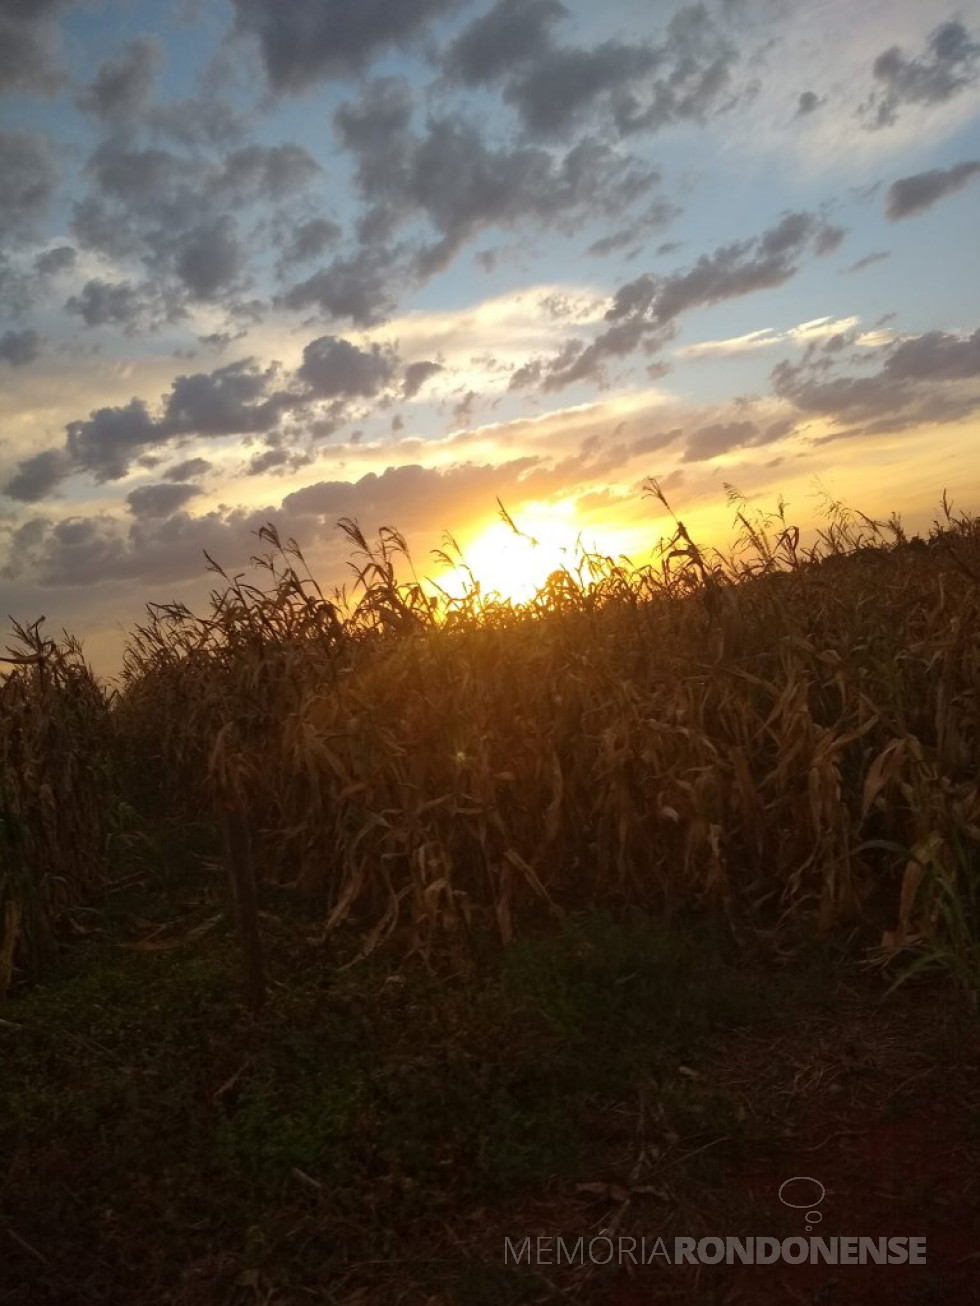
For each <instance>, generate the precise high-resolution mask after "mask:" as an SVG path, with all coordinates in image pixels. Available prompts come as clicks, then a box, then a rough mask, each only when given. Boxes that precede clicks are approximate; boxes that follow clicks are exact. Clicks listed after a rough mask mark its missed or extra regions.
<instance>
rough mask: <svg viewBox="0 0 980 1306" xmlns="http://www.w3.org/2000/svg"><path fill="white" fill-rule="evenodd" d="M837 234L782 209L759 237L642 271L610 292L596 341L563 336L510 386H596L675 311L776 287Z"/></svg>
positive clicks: (667, 333)
mask: <svg viewBox="0 0 980 1306" xmlns="http://www.w3.org/2000/svg"><path fill="white" fill-rule="evenodd" d="M839 240H840V234H839V233H838V230H837V229H836V228H832V227H829V226H828V224H827V223H826V222H825V221H824V219H823V218H821V217H819V216H817V215H816V214H812V213H788V214H786V215H785V216H784V217H782V218H781V219H780V220H779V222H777V223H776V224H775V225H774V226H772V227H770V228H769V230H768V231H765V232H763V233H762V235H761V236H756V237H755V238H754V239H752V240H743V241H737V242H735V243H733V244H731V245H723V246H721V247H720V248H718V249H716V250H715V252H714V253H713V254H704V255H702V256H701V258H699V259H698V261H697V263H695V264H694V266H693V267H692V268H689V269H687V270H686V271H681V272H675V273H672V274H671V275H670V276H666V277H660V276H657V275H656V274H655V273H652V272H645V273H643V274H642V275H641V276H639V277H637V278H635V279H634V280H633V281H629V282H626V283H625V284H624V285H622V286H620V287H619V289H618V290H617V291H616V292H615V294H614V295H613V302H612V304H611V306H610V307H609V309H608V310H607V312H606V321H607V322H608V323H609V324H610V325H609V326H608V327H607V328H606V329H605V330H604V331H602V332H601V333H600V334H599V335H598V336H597V337H596V339H594V340H593V341H591V342H590V343H585V342H583V341H581V340H572V341H569V342H567V343H566V344H565V345H564V347H563V348H562V350H561V351H560V352H559V353H558V354H557V355H556V356H555V357H554V358H553V359H551V360H550V361H549V362H547V363H545V361H544V360H542V359H537V360H532V362H531V363H530V364H528V365H526V366H525V367H524V368H522V369H519V371H518V372H517V373H515V374H514V377H512V380H511V384H512V385H515V384H520V385H527V384H534V383H535V382H536V381H539V380H540V382H541V383H542V385H543V388H544V389H545V390H546V391H554V390H561V389H564V388H565V387H566V386H568V385H571V384H573V383H575V382H578V381H590V382H593V383H599V384H603V383H604V381H605V367H606V364H608V363H609V362H611V361H613V360H616V359H622V358H626V357H628V356H629V355H630V354H632V353H633V352H635V350H637V349H638V348H639V347H640V346H641V345H642V346H643V347H644V348H645V349H646V350H647V351H648V352H653V351H655V350H657V349H659V348H661V347H662V346H663V345H664V344H665V343H666V342H667V341H668V340H669V339H671V337H672V336H673V334H674V330H675V327H674V323H675V321H676V319H677V318H678V317H679V316H681V315H682V314H684V313H687V312H689V311H690V310H691V309H694V308H701V307H705V306H707V305H710V304H718V303H721V302H722V301H724V300H727V299H736V298H739V297H740V296H742V295H748V294H752V293H753V292H755V291H757V290H767V289H771V288H774V287H776V286H781V285H783V283H784V282H786V281H788V280H789V279H790V278H791V277H793V276H795V274H796V272H797V269H798V265H799V261H800V259H801V258H802V257H803V255H804V254H805V253H806V251H807V250H808V249H812V250H813V252H814V253H815V254H817V255H820V254H826V253H827V252H828V251H829V250H830V249H832V248H835V247H836V245H837V244H839ZM518 377H520V378H521V379H520V381H519V382H518V380H517V378H518Z"/></svg>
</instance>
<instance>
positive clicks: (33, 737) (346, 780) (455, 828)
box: [0, 482, 980, 985]
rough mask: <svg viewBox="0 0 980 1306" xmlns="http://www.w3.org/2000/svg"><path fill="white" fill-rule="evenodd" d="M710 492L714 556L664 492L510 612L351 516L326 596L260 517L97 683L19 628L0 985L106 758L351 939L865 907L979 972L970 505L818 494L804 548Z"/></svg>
mask: <svg viewBox="0 0 980 1306" xmlns="http://www.w3.org/2000/svg"><path fill="white" fill-rule="evenodd" d="M647 489H648V491H649V493H650V494H651V495H653V496H654V497H655V498H656V499H658V500H659V501H660V502H661V504H663V506H664V507H665V508H667V509H668V510H669V504H667V501H666V499H665V498H664V496H663V494H662V492H661V490H660V488H659V486H658V485H657V484H656V483H655V482H650V483H649V484H648V486H647ZM729 495H730V500H731V502H732V504H733V506H734V507H735V508H736V519H737V523H738V528H739V533H738V536H737V539H736V542H735V545H734V547H733V548H732V549H731V550H730V551H729V552H728V553H727V554H725V555H722V554H719V553H715V552H711V551H707V550H704V551H703V550H701V549H700V548H699V547H698V546H697V545H696V544H695V542H694V541H693V540H692V539H691V536H690V534H689V533H688V531H687V529H686V528H685V527H684V525H683V523H682V522H680V521H678V520H677V519H676V518H675V519H674V520H675V526H676V529H675V531H674V534H673V536H672V538H671V539H670V540H666V541H663V542H662V545H661V547H660V550H659V557H658V559H657V561H656V563H654V564H650V565H647V566H645V567H634V566H633V565H632V564H631V563H630V562H629V561H628V560H627V559H613V558H605V557H601V556H596V555H594V554H590V553H587V552H585V551H584V550H580V553H579V556H578V558H577V559H576V561H575V562H574V563H573V564H570V565H569V566H567V567H566V568H565V569H563V570H560V571H557V572H555V573H553V574H552V576H551V577H549V579H548V582H547V583H546V585H545V586H544V587H543V588H542V589H541V590H540V591H539V592H538V594H537V595H536V596H535V598H534V599H533V600H532V601H530V602H529V603H525V604H521V605H518V604H512V603H508V602H506V601H503V600H501V599H499V598H497V597H495V596H492V595H490V596H488V595H485V594H483V593H482V592H481V589H480V586H479V584H478V582H477V581H476V579H475V578H474V577H472V576H471V578H470V584H469V585H468V587H467V589H466V591H465V593H464V594H463V596H462V597H461V598H450V597H449V596H447V595H446V594H444V593H437V594H436V595H435V597H433V596H432V595H431V594H430V593H429V592H427V591H426V589H425V587H424V586H423V585H421V584H420V583H419V581H418V580H417V578H415V576H414V572H413V571H412V569H411V560H410V559H409V558H408V551H407V549H406V547H405V541H404V540H403V538H402V537H401V536H400V535H399V534H398V532H397V531H395V530H394V529H391V528H384V529H383V530H382V531H381V533H380V535H379V537H378V540H377V542H376V543H369V542H368V540H367V539H366V538H365V536H364V535H363V534H362V532H361V530H360V528H359V527H358V525H357V524H356V523H355V522H352V521H349V520H345V521H343V522H341V523H340V525H341V527H342V529H343V530H344V531H345V533H346V535H347V537H348V539H349V541H350V543H351V546H352V548H353V550H354V561H353V563H352V566H353V568H354V572H355V578H354V587H353V590H352V592H351V594H347V593H346V592H337V593H334V594H333V595H331V596H330V597H327V596H325V595H324V593H323V592H322V591H321V589H320V588H319V586H318V585H317V583H316V581H315V580H314V578H313V577H312V576H311V574H310V572H309V570H308V569H307V567H306V564H305V562H304V559H303V555H302V553H301V551H300V549H299V547H298V546H297V545H296V543H295V542H294V541H292V540H290V541H287V542H285V543H284V542H283V541H282V540H281V539H280V537H279V535H278V534H277V533H276V531H275V530H274V529H273V528H272V527H271V526H268V527H265V528H263V530H262V531H261V532H259V534H260V537H261V542H262V543H263V544H264V545H265V546H267V548H268V550H269V551H268V553H267V554H265V555H263V556H260V557H256V558H254V559H253V563H254V564H255V569H256V571H255V579H254V581H252V582H246V581H245V580H243V579H242V578H241V577H237V578H235V577H231V576H230V575H229V574H228V573H226V572H225V571H224V570H222V568H221V567H220V566H219V565H218V564H217V563H216V562H214V561H212V560H211V559H208V562H209V564H210V566H211V568H212V571H213V573H214V575H215V576H216V578H217V584H216V588H215V589H214V590H213V592H212V595H211V600H210V610H209V611H208V612H206V613H205V614H203V615H197V614H194V613H192V612H191V611H190V610H189V609H187V608H186V607H184V606H182V605H179V604H171V605H150V606H149V608H148V617H147V620H146V622H145V623H144V624H143V625H141V626H139V627H138V628H137V629H136V630H135V631H134V633H133V635H132V637H131V639H130V642H129V645H128V648H127V651H126V656H125V665H124V670H123V676H122V686H121V690H120V692H119V693H118V694H117V695H115V696H114V697H113V698H112V699H111V700H110V699H109V698H108V697H107V696H106V695H105V694H104V693H103V691H102V690H100V689H99V687H98V686H97V684H96V683H95V681H94V680H93V678H92V677H91V675H90V673H88V672H87V670H85V669H84V664H83V663H82V662H81V660H80V657H79V655H78V651H77V647H76V646H74V645H72V644H70V643H69V644H67V645H65V646H63V647H62V646H55V645H50V644H48V645H42V642H41V641H40V637H39V636H38V634H37V630H36V628H32V630H31V631H22V632H21V633H22V637H27V638H28V642H30V641H31V640H33V643H32V644H31V653H30V658H35V657H36V660H30V658H29V659H28V660H27V661H22V662H21V663H20V664H18V665H16V666H15V667H14V669H13V671H12V672H11V674H10V675H9V676H8V679H7V681H6V682H5V683H4V684H3V685H2V686H0V712H2V717H0V749H2V751H0V768H2V769H0V781H2V786H3V788H2V791H0V792H2V794H3V803H4V806H3V807H2V808H0V822H2V825H0V858H2V862H0V866H2V873H0V911H2V912H3V913H4V914H3V917H2V924H3V929H4V934H3V945H2V949H0V963H2V967H3V969H0V981H2V979H3V975H4V974H6V977H7V981H8V982H9V979H10V977H11V975H12V974H13V971H14V969H15V967H19V968H21V969H23V970H25V971H28V972H31V973H33V971H34V970H35V969H36V966H35V961H34V956H35V953H36V952H37V951H38V949H39V948H41V946H42V944H43V942H44V940H46V939H48V938H49V936H50V934H51V931H52V930H54V929H56V927H57V922H58V920H59V913H63V912H64V910H65V909H66V906H67V905H69V904H70V903H71V902H77V901H80V900H82V899H83V898H84V897H85V896H87V895H91V894H92V893H94V892H97V890H98V887H99V884H100V880H101V877H102V876H103V875H104V874H105V869H104V864H103V863H102V862H100V857H101V855H102V853H103V851H104V845H105V822H104V819H103V814H105V813H107V812H108V811H109V810H110V808H111V806H112V804H113V802H117V801H119V794H118V793H114V792H113V790H112V784H111V782H110V777H111V775H114V774H115V775H122V776H125V775H132V774H135V773H138V774H139V775H140V776H142V777H144V779H145V781H146V794H147V795H152V796H153V802H154V803H155V804H156V805H158V806H159V807H160V808H162V809H165V810H167V811H169V812H171V813H179V814H182V815H183V816H184V817H185V818H186V819H187V820H192V819H193V820H200V819H209V820H215V821H217V820H219V819H220V818H221V815H222V813H224V812H227V811H236V812H243V813H244V814H245V816H246V819H247V822H248V826H249V829H250V832H251V838H252V841H253V847H254V851H255V859H256V864H257V867H258V872H259V878H260V881H265V882H267V883H272V882H274V883H277V884H280V885H288V886H291V887H292V888H293V889H294V890H295V891H296V893H297V894H300V895H303V896H304V897H305V898H306V899H308V900H310V901H311V902H312V903H313V905H314V906H315V908H316V910H317V911H318V912H319V913H320V919H321V920H322V931H321V936H322V937H323V938H324V939H325V938H327V937H328V936H329V934H330V933H331V932H332V931H334V930H336V929H339V928H341V927H345V928H348V929H355V930H356V931H358V936H359V938H360V939H361V940H362V950H363V951H364V952H365V953H367V952H370V951H371V950H372V949H374V948H377V947H379V946H380V945H382V944H385V943H386V942H387V943H389V944H391V945H393V946H396V947H398V948H399V949H405V950H418V951H421V952H422V953H423V954H427V953H429V952H430V951H431V950H432V949H433V948H436V947H440V946H445V945H448V946H451V947H460V948H465V946H466V941H467V939H468V938H469V937H470V936H471V933H472V932H473V931H474V930H481V929H486V927H488V926H489V927H491V928H493V929H494V930H496V931H497V932H499V936H500V938H501V939H502V940H503V941H505V942H506V941H508V940H510V939H511V938H513V937H514V936H515V934H517V933H519V932H520V931H521V930H523V929H537V928H540V927H541V926H542V925H545V924H546V923H547V922H548V921H549V920H550V919H551V918H557V917H560V916H562V915H564V914H566V913H568V912H573V911H575V910H578V909H580V908H583V907H586V906H604V907H609V908H612V909H618V908H623V907H635V908H638V909H642V910H647V911H652V912H657V913H666V914H670V913H672V912H675V911H677V910H679V909H681V908H687V907H693V908H697V909H699V910H703V911H709V912H712V913H716V914H718V915H720V916H721V917H722V918H723V919H724V920H726V921H727V922H728V925H729V926H730V928H731V930H732V932H733V933H734V935H735V937H736V938H737V939H740V940H741V939H752V940H755V941H756V942H759V943H763V944H766V945H770V946H772V947H773V948H775V949H776V950H777V951H778V950H779V949H780V948H782V947H783V946H789V945H790V944H791V943H792V941H794V940H796V941H799V940H800V939H801V938H805V937H806V936H808V935H814V936H820V935H824V934H826V933H827V932H829V931H831V930H833V929H834V928H835V927H837V926H840V925H844V924H850V925H858V926H861V925H862V924H864V925H874V926H876V928H877V935H876V940H880V941H881V944H882V945H883V952H882V955H894V954H895V953H896V952H899V951H906V950H907V951H908V953H909V955H910V956H911V957H913V958H916V957H917V958H921V959H925V960H932V961H935V960H937V959H938V960H940V961H941V962H942V964H943V965H945V966H946V967H947V968H949V969H950V970H952V971H953V973H954V974H955V975H956V976H958V977H960V978H964V977H965V978H967V982H969V983H971V984H974V985H975V984H976V977H977V975H978V974H980V941H978V940H980V934H978V926H980V889H978V883H980V857H978V853H980V792H978V785H980V744H978V740H980V720H978V718H980V638H978V633H977V632H978V631H980V611H978V609H980V522H978V521H977V520H976V519H975V518H973V517H971V516H969V515H965V514H960V515H955V516H954V514H953V513H952V510H951V509H950V507H949V505H948V503H946V501H945V499H944V504H943V509H944V515H943V518H942V521H941V522H937V523H936V524H935V526H934V529H933V531H932V533H931V535H930V538H929V539H928V540H927V541H926V540H920V539H918V538H917V537H916V538H915V539H911V540H910V539H908V538H907V537H906V535H905V533H904V531H903V529H902V526H901V523H900V521H899V520H898V519H897V518H892V519H891V520H890V521H888V522H878V521H874V520H872V519H870V518H867V517H863V516H862V515H861V514H853V513H850V512H848V511H847V510H845V509H844V508H842V507H841V506H840V505H836V504H835V505H831V506H830V512H829V523H828V525H827V527H826V529H825V530H823V531H821V532H820V535H819V539H818V541H817V543H816V544H815V545H814V546H812V547H811V548H809V549H804V548H803V547H802V546H801V543H800V532H799V530H797V529H796V528H795V527H792V526H790V525H788V524H787V522H786V519H785V510H784V508H783V506H782V505H781V504H780V506H779V508H778V510H777V511H776V512H775V513H773V514H769V515H765V514H759V513H756V514H755V515H752V514H751V513H750V510H749V509H748V506H747V505H746V504H745V503H744V502H743V501H742V500H741V499H740V498H739V496H738V495H737V493H736V492H735V491H734V490H731V489H729ZM502 511H503V509H502ZM504 517H505V520H507V521H508V522H509V523H510V524H511V525H512V526H513V528H514V529H515V530H517V529H518V527H517V526H516V525H515V524H514V523H513V522H512V520H511V519H510V518H509V516H507V515H506V513H505V512H504ZM438 555H439V557H440V559H441V560H442V561H444V562H451V563H454V564H456V565H458V566H462V567H463V568H465V560H464V559H463V558H462V555H461V554H460V551H459V549H458V548H457V546H456V544H455V542H454V541H453V540H452V539H451V538H448V537H447V541H446V547H445V550H440V551H438ZM400 568H401V569H402V570H403V571H404V570H406V569H407V570H408V572H409V575H410V577H411V578H410V579H408V580H405V579H403V578H402V577H401V576H400V575H399V569H400ZM110 761H111V765H110ZM32 794H34V795H38V796H41V802H40V805H38V804H37V803H36V801H35V800H32V799H31V797H30V795H32ZM127 796H131V795H127ZM32 801H34V806H33V807H32V806H31V803H32ZM134 801H138V799H134ZM879 923H880V925H879ZM883 930H884V931H885V932H884V933H882V931H883ZM38 964H40V963H38Z"/></svg>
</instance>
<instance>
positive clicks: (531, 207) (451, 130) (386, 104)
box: [337, 81, 658, 278]
mask: <svg viewBox="0 0 980 1306" xmlns="http://www.w3.org/2000/svg"><path fill="white" fill-rule="evenodd" d="M385 119H387V122H388V124H389V126H388V127H386V128H385V129H384V130H382V129H381V127H380V124H381V123H382V122H383V121H385ZM409 121H410V104H409V101H408V99H407V92H406V91H405V88H404V87H403V86H402V85H401V84H400V83H393V82H390V81H389V82H386V83H382V84H381V85H378V84H374V85H372V86H371V87H369V88H368V91H367V93H366V95H365V97H364V98H363V99H362V101H361V102H360V103H358V104H356V105H346V106H344V107H343V108H342V109H341V110H340V112H339V113H338V115H337V124H338V131H339V133H340V135H341V139H342V140H343V141H344V143H345V144H346V145H347V146H348V148H349V149H351V150H353V151H354V153H355V156H356V157H357V160H358V163H357V169H356V174H355V180H356V182H357V185H358V188H359V190H360V191H361V194H362V196H363V198H364V199H365V200H366V201H367V202H368V204H369V205H372V206H374V208H375V209H377V210H380V211H382V212H384V213H385V214H386V215H387V220H388V223H389V225H390V226H392V227H394V226H395V225H403V224H405V223H408V222H411V221H413V220H418V219H419V218H424V219H425V220H426V221H427V222H428V223H429V224H430V225H431V226H432V227H433V228H434V230H435V232H436V235H437V239H436V240H435V241H434V242H432V243H430V244H428V245H427V246H425V247H424V248H423V249H422V251H421V253H420V254H419V256H418V258H417V260H416V273H417V275H418V276H419V277H422V278H427V277H429V276H431V275H432V274H433V273H435V272H438V271H440V270H441V269H442V268H444V267H446V266H447V265H448V263H449V262H451V260H452V259H453V257H454V256H455V255H456V253H457V252H458V251H459V250H460V248H461V247H462V246H463V245H465V244H466V243H467V242H468V241H469V240H471V239H473V238H474V237H476V236H477V235H479V234H480V233H481V232H482V231H484V230H485V229H486V228H488V227H491V226H502V227H508V228H510V227H513V226H515V225H517V224H519V223H522V222H524V221H528V220H530V221H536V222H538V223H542V224H545V225H547V226H549V227H553V228H557V229H558V230H560V231H562V232H564V233H566V234H571V233H573V232H574V231H576V230H578V229H579V227H580V226H581V225H582V224H583V223H584V222H585V221H587V220H588V218H590V217H596V216H608V215H610V214H615V215H617V216H619V215H621V214H622V213H623V212H624V210H625V209H627V208H628V207H629V205H630V204H631V203H632V202H633V201H634V200H636V199H637V198H638V197H639V196H640V195H642V194H643V193H644V192H645V191H646V190H648V189H649V187H650V186H651V185H652V184H653V183H654V181H655V180H656V178H657V175H658V174H657V173H656V172H655V171H654V170H653V169H651V168H648V167H645V166H643V165H640V164H637V163H635V162H633V161H632V160H629V159H626V158H623V157H622V156H621V155H620V154H619V153H618V152H617V151H616V150H614V149H613V148H612V147H611V146H610V145H608V144H607V143H605V142H603V141H600V140H597V139H594V138H591V137H586V138H585V139H583V140H581V141H579V142H578V144H576V145H575V146H574V147H573V148H572V149H570V150H568V151H567V153H565V154H564V155H559V156H555V155H554V154H553V153H552V152H551V151H549V150H546V149H543V148H540V147H537V146H522V147H518V148H515V149H512V148H503V149H496V148H493V147H492V146H490V145H488V144H487V142H486V140H485V139H484V137H483V136H482V134H481V133H480V132H479V131H478V130H477V129H476V127H474V126H473V125H472V124H470V123H468V122H466V121H465V120H461V119H459V118H454V119H452V120H450V119H447V118H438V117H433V118H430V120H429V122H428V123H427V125H426V130H425V134H424V135H421V136H420V135H417V134H414V133H412V132H411V131H410V130H409V126H408V123H409ZM391 124H396V125H394V126H392V125H391Z"/></svg>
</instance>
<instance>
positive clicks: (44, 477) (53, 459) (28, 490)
mask: <svg viewBox="0 0 980 1306" xmlns="http://www.w3.org/2000/svg"><path fill="white" fill-rule="evenodd" d="M70 470H71V468H70V463H69V459H68V456H67V454H66V453H65V451H64V450H63V449H45V451H44V452H43V453H36V454H34V455H32V457H30V458H25V459H24V460H23V462H21V464H20V466H19V467H18V468H17V472H16V475H14V476H13V477H11V479H10V480H9V481H8V482H7V483H6V485H5V486H4V487H3V492H4V494H5V495H7V497H8V498H9V499H17V500H19V501H20V502H21V503H37V502H38V500H40V499H45V498H47V496H48V495H49V494H51V492H52V491H53V490H54V489H55V488H56V486H57V485H58V484H59V483H60V482H61V481H62V480H63V479H64V478H65V477H66V476H67V475H68V473H69V471H70Z"/></svg>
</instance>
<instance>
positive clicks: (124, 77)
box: [75, 37, 163, 126]
mask: <svg viewBox="0 0 980 1306" xmlns="http://www.w3.org/2000/svg"><path fill="white" fill-rule="evenodd" d="M162 60H163V50H162V49H161V48H160V46H159V45H158V44H157V42H156V41H150V40H147V39H146V38H145V37H138V38H137V39H136V40H135V41H130V43H129V44H128V45H127V46H126V49H125V50H124V51H123V52H122V54H119V55H116V56H115V57H113V58H111V59H107V60H106V61H105V63H103V65H102V67H101V68H100V69H99V71H98V72H97V73H96V75H95V79H94V80H93V81H92V82H91V83H90V84H89V85H88V86H86V87H85V89H84V90H82V91H80V92H79V93H78V95H76V97H75V103H76V104H77V105H78V107H79V108H80V109H81V110H82V111H83V113H91V114H93V115H94V116H95V117H96V118H99V119H101V121H102V122H104V123H107V124H111V125H113V126H126V125H128V124H129V123H131V122H132V120H133V119H134V118H136V117H138V116H139V115H141V114H142V113H143V112H144V110H145V109H146V108H147V107H148V105H149V104H150V101H151V100H152V98H153V83H154V80H155V78H156V73H157V69H158V68H159V67H160V64H161V62H162Z"/></svg>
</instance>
